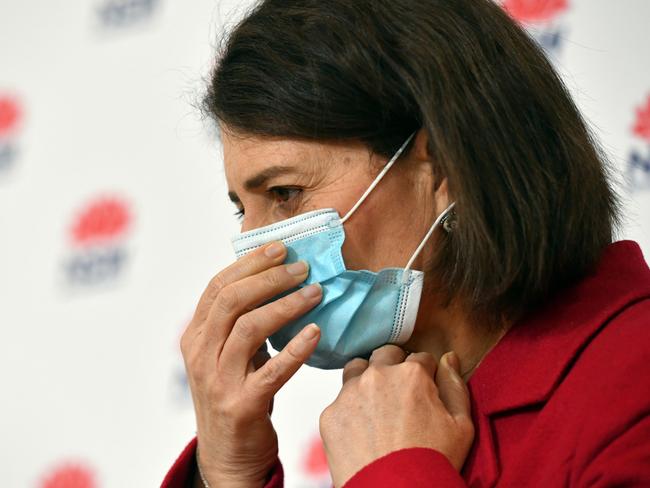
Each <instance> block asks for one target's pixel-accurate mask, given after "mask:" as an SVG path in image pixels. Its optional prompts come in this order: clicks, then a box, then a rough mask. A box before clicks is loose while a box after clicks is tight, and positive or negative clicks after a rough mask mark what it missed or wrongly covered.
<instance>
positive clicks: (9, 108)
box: [0, 95, 21, 138]
mask: <svg viewBox="0 0 650 488" xmlns="http://www.w3.org/2000/svg"><path fill="white" fill-rule="evenodd" d="M20 116H21V110H20V105H19V103H18V101H17V100H16V99H15V98H13V97H10V96H7V95H0V138H3V137H7V136H9V135H10V134H11V133H12V132H14V131H15V130H16V128H17V126H18V123H19V122H20Z"/></svg>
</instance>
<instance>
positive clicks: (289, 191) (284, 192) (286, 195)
mask: <svg viewBox="0 0 650 488" xmlns="http://www.w3.org/2000/svg"><path fill="white" fill-rule="evenodd" d="M267 192H268V193H269V194H270V195H271V196H272V197H273V198H274V199H275V200H276V201H277V202H278V203H287V202H289V201H291V200H293V199H295V198H296V197H298V196H299V195H300V194H301V193H302V189H300V188H295V187H290V186H273V187H271V188H269V189H268V190H267Z"/></svg>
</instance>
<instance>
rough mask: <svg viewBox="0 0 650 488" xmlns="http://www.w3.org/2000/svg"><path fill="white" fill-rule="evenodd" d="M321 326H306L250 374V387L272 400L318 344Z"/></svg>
mask: <svg viewBox="0 0 650 488" xmlns="http://www.w3.org/2000/svg"><path fill="white" fill-rule="evenodd" d="M319 339H320V328H319V327H318V326H317V325H316V324H309V325H307V326H305V327H304V328H303V329H302V330H301V331H300V333H299V334H298V335H297V336H296V337H294V338H293V339H291V340H290V341H289V343H288V344H287V345H286V346H285V347H284V349H282V351H280V352H279V353H278V354H276V355H275V356H273V357H272V358H271V359H269V360H268V361H267V362H266V364H265V365H264V366H262V368H260V369H259V370H258V371H255V372H254V373H253V374H251V375H248V378H247V383H248V384H249V385H250V388H252V390H253V391H254V392H255V394H256V395H259V396H261V397H262V399H264V400H270V399H271V398H272V397H273V395H275V394H276V393H277V392H278V390H279V389H280V388H282V387H283V386H284V384H285V383H286V382H287V381H289V379H290V378H291V377H292V376H293V375H294V374H295V373H296V371H298V369H299V368H300V366H302V365H303V363H304V362H305V361H306V360H307V358H309V356H310V355H311V353H312V352H314V350H315V349H316V346H317V345H318V340H319Z"/></svg>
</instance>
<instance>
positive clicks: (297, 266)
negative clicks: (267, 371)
mask: <svg viewBox="0 0 650 488" xmlns="http://www.w3.org/2000/svg"><path fill="white" fill-rule="evenodd" d="M308 271H309V268H308V266H307V263H306V262H304V261H298V262H297V263H291V264H286V265H281V266H275V267H273V268H270V269H267V270H265V271H262V272H261V273H258V274H256V275H253V276H247V277H246V278H243V279H241V280H239V281H236V282H234V283H231V284H230V285H227V286H226V287H225V288H223V289H222V290H221V292H220V293H219V295H218V296H217V298H216V299H215V300H214V302H213V304H212V307H211V308H210V313H209V314H208V318H207V320H206V329H205V332H206V337H205V340H206V341H209V342H211V348H213V354H215V355H216V356H217V357H218V356H219V354H220V353H221V349H222V347H223V345H224V343H225V342H226V340H227V339H228V337H229V336H230V335H231V331H232V329H233V326H234V324H235V322H236V321H237V320H238V319H239V318H240V317H241V316H242V315H244V314H245V313H247V312H249V311H251V310H253V309H254V308H255V307H256V306H258V305H259V304H260V303H262V302H264V301H267V300H270V299H271V298H273V297H275V296H277V295H279V294H280V293H282V292H284V291H287V290H289V289H291V288H294V287H296V286H297V285H298V284H300V283H301V282H303V281H304V280H305V278H307V274H308ZM239 332H241V333H243V334H244V336H245V335H247V334H248V332H249V330H248V329H246V330H240V331H239ZM264 339H266V337H264ZM262 342H263V341H259V340H258V341H256V343H255V349H257V348H258V347H259V346H260V345H261V344H262ZM255 349H253V351H251V354H249V355H247V356H246V362H248V360H249V359H250V358H251V356H252V355H253V352H254V350H255Z"/></svg>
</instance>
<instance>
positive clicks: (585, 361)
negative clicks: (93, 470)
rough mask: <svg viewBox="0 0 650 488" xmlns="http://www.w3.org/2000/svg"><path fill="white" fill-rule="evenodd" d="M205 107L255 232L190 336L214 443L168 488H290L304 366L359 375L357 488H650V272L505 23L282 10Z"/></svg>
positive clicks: (335, 437) (469, 6)
mask: <svg viewBox="0 0 650 488" xmlns="http://www.w3.org/2000/svg"><path fill="white" fill-rule="evenodd" d="M205 108H206V109H207V111H208V113H209V114H211V115H212V116H213V117H214V118H215V120H216V121H217V122H218V124H219V127H220V130H221V135H222V142H223V148H224V161H225V169H226V177H227V181H228V186H229V189H230V198H231V199H232V201H233V202H234V204H235V205H236V207H237V209H238V212H239V213H240V214H241V216H242V231H243V232H244V233H243V234H242V236H240V237H239V238H237V239H235V241H234V243H235V248H236V250H237V254H238V257H239V259H238V260H237V261H236V262H235V263H234V264H233V265H231V266H229V267H228V268H226V269H224V270H223V271H221V272H220V273H218V274H217V275H216V276H215V278H214V279H213V280H212V281H211V282H210V284H209V285H208V287H207V288H206V291H205V292H204V294H203V296H202V297H201V299H200V301H199V304H198V306H197V309H196V313H195V315H194V317H193V320H192V322H191V324H190V325H189V327H188V328H187V331H186V332H185V334H184V335H183V338H182V341H181V347H182V352H183V356H184V359H185V364H186V368H187V373H188V378H189V382H190V387H191V390H192V397H193V401H194V406H195V412H196V420H197V438H195V439H193V440H192V441H191V442H190V444H189V445H188V446H187V447H186V449H185V451H183V453H182V454H181V456H180V457H179V459H178V460H177V462H176V464H175V465H174V466H173V467H172V469H171V471H170V472H169V473H168V475H167V477H166V479H165V481H164V482H163V486H165V487H185V486H196V487H203V486H211V487H226V486H227V487H230V486H237V487H240V486H241V487H244V486H246V487H254V486H267V487H278V486H281V485H282V479H283V474H282V466H281V464H280V462H279V460H278V458H277V452H278V444H277V437H276V434H275V431H274V430H273V426H272V423H271V418H270V412H271V409H272V399H273V395H274V394H275V393H276V392H277V391H278V390H279V389H280V388H281V387H282V386H283V385H284V384H285V383H286V382H287V381H288V380H289V379H290V378H291V376H292V375H293V374H294V373H295V372H296V371H297V370H298V368H299V367H300V366H301V365H302V364H304V363H305V362H307V363H309V364H313V365H316V366H318V367H324V368H328V367H341V366H343V365H344V366H345V367H344V369H343V381H344V384H343V386H342V389H341V392H340V394H339V395H338V397H337V398H336V399H335V400H334V401H333V403H332V404H331V405H330V406H329V407H328V408H327V409H326V410H325V411H324V412H323V413H322V415H321V417H320V431H321V436H322V438H323V442H324V446H325V450H326V454H327V459H328V464H329V468H330V472H331V475H332V479H333V482H334V485H335V486H336V487H337V488H338V487H341V486H345V487H346V488H353V487H361V486H390V487H395V486H404V487H406V486H408V487H413V486H440V487H443V486H444V487H447V486H448V487H452V486H453V487H456V486H465V485H471V486H492V485H494V484H498V485H499V486H518V487H520V486H564V485H572V486H621V485H624V486H648V485H650V419H649V418H648V412H649V411H650V375H649V374H648V363H649V361H650V347H649V342H650V341H649V336H650V335H649V334H648V326H649V325H650V324H649V322H650V271H649V270H648V267H647V265H646V263H645V261H644V259H643V256H642V254H641V252H640V249H639V247H638V246H637V245H636V244H635V243H633V242H629V241H628V242H617V243H612V238H613V237H612V236H613V232H614V230H615V227H616V223H617V220H618V217H617V200H616V197H615V195H614V193H613V191H612V189H611V186H610V184H609V183H608V180H607V171H606V165H605V158H604V156H603V155H602V153H601V152H600V151H599V149H598V146H597V144H596V143H595V141H594V140H593V139H592V137H591V135H590V133H589V131H588V130H587V128H586V127H585V123H584V121H583V120H582V118H581V116H580V114H579V113H578V110H577V109H576V107H575V105H574V104H573V102H572V100H571V98H570V96H569V95H568V93H567V91H566V89H565V88H564V86H563V84H562V83H561V81H560V80H559V78H558V76H557V75H556V74H555V72H554V70H553V68H552V67H551V66H550V64H549V63H548V62H547V60H546V59H545V57H544V55H543V53H542V52H541V50H540V49H539V47H538V46H537V45H536V44H535V43H534V42H532V41H531V40H530V39H529V38H528V37H527V36H526V34H525V33H524V31H523V30H522V29H521V28H520V27H519V26H517V25H516V24H515V23H514V22H513V21H512V20H511V19H510V18H509V17H508V16H507V14H506V13H504V12H503V11H502V10H501V9H500V8H499V7H498V6H497V5H495V4H494V3H492V2H491V1H489V0H419V1H411V0H400V1H395V0H390V1H389V0H355V1H354V2H350V1H347V0H332V1H329V2H321V1H316V0H294V1H291V2H286V1H281V0H267V1H264V2H262V3H260V4H259V6H257V7H256V8H255V9H254V10H253V11H252V12H250V13H249V14H248V15H247V16H246V18H245V19H244V20H243V21H241V23H239V25H237V26H236V28H235V29H234V31H233V32H232V34H231V35H230V37H229V40H228V42H227V43H226V45H225V49H224V51H223V53H222V56H221V57H220V60H219V62H218V64H217V66H216V68H215V69H214V72H213V74H212V78H211V81H210V85H209V90H208V94H207V96H206V98H205ZM328 208H331V209H332V210H321V209H328ZM323 216H326V217H327V218H328V219H331V222H332V224H331V225H329V224H328V225H326V224H327V222H330V221H327V222H325V221H321V220H318V219H321V218H325V217H323ZM341 216H345V217H343V218H341ZM314 219H316V220H318V222H317V223H316V224H314V225H312V222H313V221H314ZM323 222H325V223H323ZM432 223H433V225H432ZM287 229H288V230H287ZM332 229H333V230H332ZM305 236H306V237H305ZM343 236H345V237H344V239H345V240H343ZM303 237H304V238H305V239H306V240H305V241H304V242H303V241H300V239H302V238H303ZM321 237H323V239H320V238H321ZM328 239H329V240H328ZM300 242H303V244H304V245H302V247H301V244H300ZM323 242H324V244H323ZM321 244H323V246H324V247H323V248H322V250H320V249H321V248H320V247H318V246H320V245H321ZM341 245H342V259H340V257H341V256H340V255H339V254H338V253H339V250H340V246H341ZM321 261H322V262H321ZM330 265H331V267H332V268H333V269H334V271H332V272H330V273H329V274H327V272H326V268H327V267H328V266H330ZM395 266H397V267H399V268H397V270H395V269H393V270H390V268H391V267H395ZM328 269H329V268H328ZM357 270H371V271H373V272H378V273H369V272H362V271H357ZM386 270H388V271H386ZM421 271H424V274H422V272H421ZM323 273H324V275H323ZM386 273H388V275H390V279H389V280H384V281H383V282H382V283H384V284H386V283H388V285H386V286H384V287H382V286H383V285H382V286H378V285H377V283H379V282H381V280H382V278H381V277H382V276H386ZM321 275H322V276H321ZM315 276H317V277H321V278H324V279H316V278H315ZM400 276H401V277H403V279H401V280H400V279H399V277H400ZM422 276H424V279H423V281H422ZM346 280H347V281H346ZM344 282H345V283H353V284H354V286H353V285H350V286H349V287H348V288H345V287H343V288H341V286H340V285H341V283H344ZM365 283H371V284H370V285H369V286H366V287H365V288H364V287H363V286H362V285H363V284H365ZM357 284H358V285H359V287H360V288H359V289H362V291H361V292H359V289H357V288H356V286H357ZM346 286H347V285H346ZM296 287H297V288H298V289H297V290H296ZM341 290H343V291H341ZM332 297H335V298H332ZM355 297H361V298H359V300H358V303H356V302H355V303H356V304H355V303H353V302H354V299H355ZM368 297H371V298H368ZM404 297H407V298H404ZM385 303H388V305H387V306H386V307H384V304H385ZM414 304H415V305H414ZM328 307H329V308H328ZM387 311H388V312H390V313H388V312H387ZM393 312H394V313H393ZM398 312H399V313H398ZM333 317H335V318H336V320H334V319H333ZM305 318H306V319H305ZM313 318H316V320H312V319H313ZM359 318H361V319H359ZM312 321H313V322H315V325H313V324H311V323H310V322H312ZM267 337H271V342H272V344H273V345H274V346H275V347H276V348H279V349H282V350H281V352H279V354H278V355H276V356H274V357H273V358H272V359H269V355H268V354H267V353H266V352H265V348H264V343H265V340H266V339H267ZM197 446H198V448H199V449H198V450H197ZM195 460H198V468H199V469H198V470H197V469H196V467H197V463H196V462H195Z"/></svg>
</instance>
